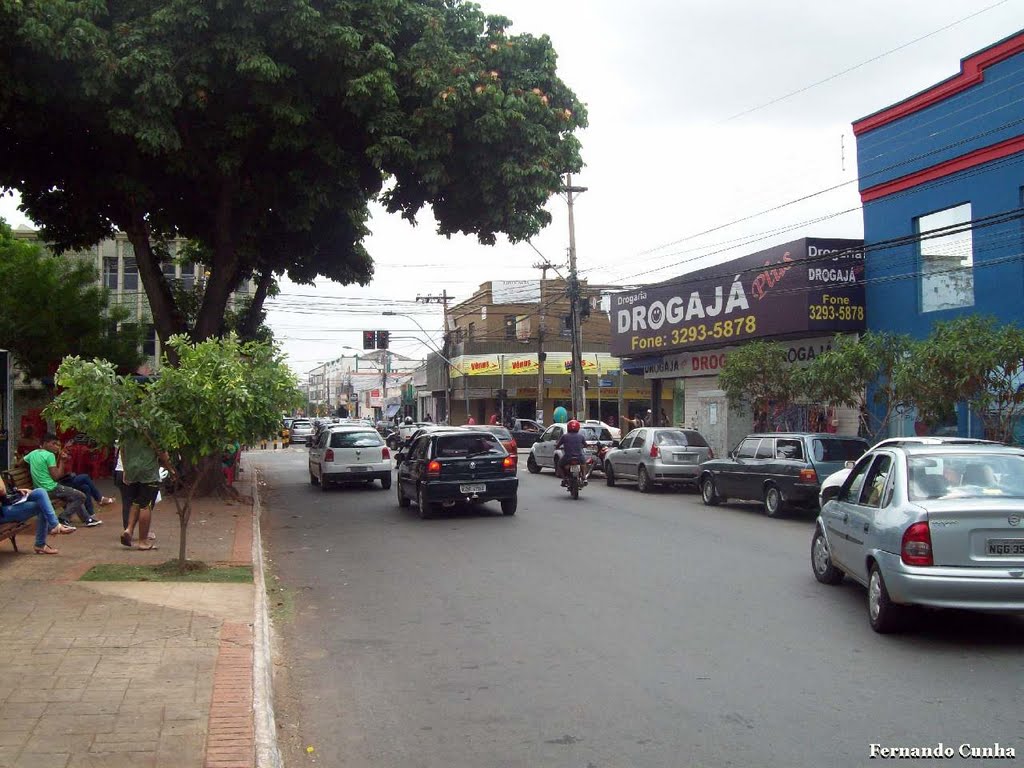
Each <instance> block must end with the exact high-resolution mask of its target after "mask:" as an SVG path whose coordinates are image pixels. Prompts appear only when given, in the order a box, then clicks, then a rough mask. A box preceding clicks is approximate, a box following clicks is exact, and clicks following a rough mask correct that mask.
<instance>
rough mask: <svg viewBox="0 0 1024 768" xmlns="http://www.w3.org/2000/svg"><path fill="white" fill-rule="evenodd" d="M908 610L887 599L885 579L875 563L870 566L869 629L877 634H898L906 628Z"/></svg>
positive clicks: (887, 591)
mask: <svg viewBox="0 0 1024 768" xmlns="http://www.w3.org/2000/svg"><path fill="white" fill-rule="evenodd" d="M908 616H909V608H908V607H907V606H905V605H897V604H896V603H894V602H892V601H891V600H890V599H889V590H888V589H886V588H885V579H883V578H882V572H881V571H880V570H879V568H878V564H877V563H873V564H872V566H871V576H870V578H869V579H868V621H870V622H871V628H872V629H873V630H875V632H878V633H879V634H883V635H886V634H889V633H890V632H899V631H900V630H902V629H905V628H906V625H907V618H908Z"/></svg>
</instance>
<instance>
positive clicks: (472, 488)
mask: <svg viewBox="0 0 1024 768" xmlns="http://www.w3.org/2000/svg"><path fill="white" fill-rule="evenodd" d="M486 490H487V483H472V484H471V485H460V486H459V492H460V493H483V492H484V491H486Z"/></svg>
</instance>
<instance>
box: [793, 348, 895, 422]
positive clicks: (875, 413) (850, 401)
mask: <svg viewBox="0 0 1024 768" xmlns="http://www.w3.org/2000/svg"><path fill="white" fill-rule="evenodd" d="M913 345H914V342H913V341H912V340H911V339H910V337H909V336H905V335H899V334H891V333H875V332H872V331H868V332H867V333H865V334H864V335H863V336H862V337H860V338H857V337H856V336H842V335H838V336H836V337H835V339H834V340H833V341H832V348H831V349H829V350H827V351H825V352H823V353H822V354H820V355H818V356H817V357H816V358H814V360H813V361H811V363H810V364H809V365H808V366H807V367H806V368H804V369H802V370H801V371H799V373H798V374H797V382H796V387H797V390H798V391H800V392H801V393H802V394H803V395H805V396H806V397H807V398H808V399H809V400H811V401H813V402H816V403H821V404H823V405H829V406H832V407H837V406H845V407H848V408H856V409H857V411H858V412H859V413H860V419H861V429H862V430H863V431H864V433H865V434H867V435H870V436H876V437H877V436H879V435H881V434H882V433H883V431H884V430H885V428H886V427H887V426H888V424H889V421H890V420H891V419H892V415H893V413H895V411H896V409H897V408H899V407H900V406H902V405H905V404H906V402H907V400H908V395H907V394H906V393H905V392H904V390H903V388H902V387H901V386H900V384H901V383H905V380H904V379H902V378H901V377H900V376H899V371H900V368H901V366H903V365H905V362H906V359H907V356H908V355H909V354H910V351H911V349H912V348H913ZM871 405H874V406H875V408H874V409H872V408H871V407H870V406H871Z"/></svg>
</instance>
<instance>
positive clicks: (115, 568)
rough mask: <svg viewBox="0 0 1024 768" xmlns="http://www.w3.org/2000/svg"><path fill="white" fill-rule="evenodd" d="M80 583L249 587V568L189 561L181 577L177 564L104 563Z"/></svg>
mask: <svg viewBox="0 0 1024 768" xmlns="http://www.w3.org/2000/svg"><path fill="white" fill-rule="evenodd" d="M80 581H192V582H212V583H217V584H251V583H252V566H251V565H207V564H206V563H202V562H199V561H193V560H189V561H188V562H186V563H185V573H179V572H178V561H177V560H168V561H167V562H166V563H161V564H160V565H128V564H126V563H107V564H105V565H94V566H93V567H92V568H90V569H89V570H88V571H87V572H86V573H85V575H84V576H82V578H81V579H80Z"/></svg>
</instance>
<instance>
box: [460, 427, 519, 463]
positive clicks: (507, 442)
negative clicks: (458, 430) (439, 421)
mask: <svg viewBox="0 0 1024 768" xmlns="http://www.w3.org/2000/svg"><path fill="white" fill-rule="evenodd" d="M463 429H475V430H477V431H480V432H490V433H491V434H492V435H494V436H495V437H496V438H498V442H500V443H501V445H502V447H503V448H504V449H505V450H506V451H508V452H509V454H510V455H511V456H513V457H518V456H519V446H518V445H517V444H516V441H515V439H513V437H512V433H511V432H509V431H508V430H507V429H506V428H505V427H503V426H501V425H500V424H466V425H465V426H463ZM517 460H518V459H517Z"/></svg>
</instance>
